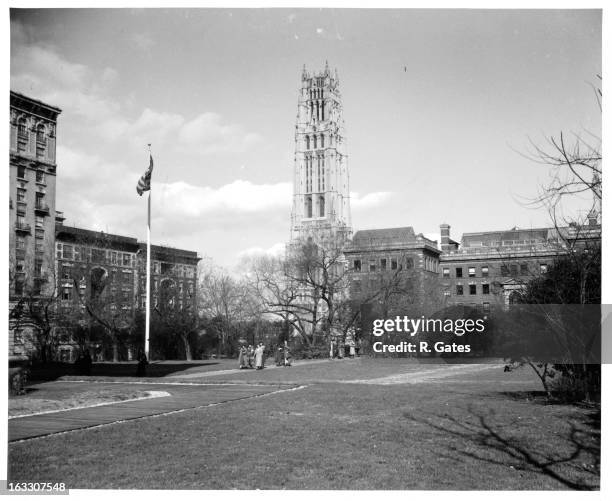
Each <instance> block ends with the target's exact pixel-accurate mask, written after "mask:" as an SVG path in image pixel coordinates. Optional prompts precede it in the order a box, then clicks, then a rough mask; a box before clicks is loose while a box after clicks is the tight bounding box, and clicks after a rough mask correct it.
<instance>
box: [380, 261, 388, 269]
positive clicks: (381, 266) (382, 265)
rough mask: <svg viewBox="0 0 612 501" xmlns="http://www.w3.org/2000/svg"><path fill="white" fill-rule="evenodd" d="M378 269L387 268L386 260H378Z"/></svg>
mask: <svg viewBox="0 0 612 501" xmlns="http://www.w3.org/2000/svg"><path fill="white" fill-rule="evenodd" d="M380 269H381V270H383V271H384V270H386V269H387V260H386V259H381V260H380Z"/></svg>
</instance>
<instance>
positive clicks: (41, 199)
mask: <svg viewBox="0 0 612 501" xmlns="http://www.w3.org/2000/svg"><path fill="white" fill-rule="evenodd" d="M36 208H37V209H44V208H45V194H44V193H36Z"/></svg>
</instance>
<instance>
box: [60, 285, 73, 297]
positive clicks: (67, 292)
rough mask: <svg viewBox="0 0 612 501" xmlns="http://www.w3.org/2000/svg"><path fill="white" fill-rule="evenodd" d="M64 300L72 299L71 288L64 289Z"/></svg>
mask: <svg viewBox="0 0 612 501" xmlns="http://www.w3.org/2000/svg"><path fill="white" fill-rule="evenodd" d="M62 299H66V300H68V299H72V289H71V288H70V287H64V288H63V289H62Z"/></svg>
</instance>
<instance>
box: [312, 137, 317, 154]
mask: <svg viewBox="0 0 612 501" xmlns="http://www.w3.org/2000/svg"><path fill="white" fill-rule="evenodd" d="M312 141H313V143H314V146H313V148H314V149H315V150H316V149H317V136H316V135H315V136H312Z"/></svg>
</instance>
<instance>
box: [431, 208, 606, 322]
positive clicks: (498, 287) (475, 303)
mask: <svg viewBox="0 0 612 501" xmlns="http://www.w3.org/2000/svg"><path fill="white" fill-rule="evenodd" d="M440 235H441V248H442V249H444V251H443V253H442V254H441V255H440V292H441V294H442V295H443V298H444V305H445V306H452V305H460V306H461V305H463V306H469V307H472V308H476V309H478V310H482V312H483V314H485V315H487V314H488V313H489V312H490V311H491V309H492V308H507V307H508V306H509V305H510V304H511V303H512V302H513V301H514V300H515V298H516V297H517V294H518V293H519V292H520V291H521V290H522V289H523V288H524V287H525V285H526V284H527V283H528V282H529V281H530V280H533V279H534V278H536V277H538V276H540V275H542V274H543V273H546V271H547V270H548V268H549V267H550V266H552V264H553V263H554V262H555V260H556V259H558V258H559V257H560V256H562V255H565V254H567V253H568V252H574V251H578V250H579V251H583V250H584V249H585V248H586V247H588V246H589V245H591V244H595V245H597V243H598V242H600V241H601V225H600V224H598V222H597V219H594V220H593V219H591V220H590V221H589V224H587V225H584V226H579V225H570V226H566V227H561V228H552V227H551V228H532V229H521V228H517V227H515V228H512V229H510V230H506V231H487V232H477V233H464V234H463V236H462V237H461V241H460V243H457V242H454V241H452V240H451V239H450V226H449V225H447V224H443V225H441V226H440Z"/></svg>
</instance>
